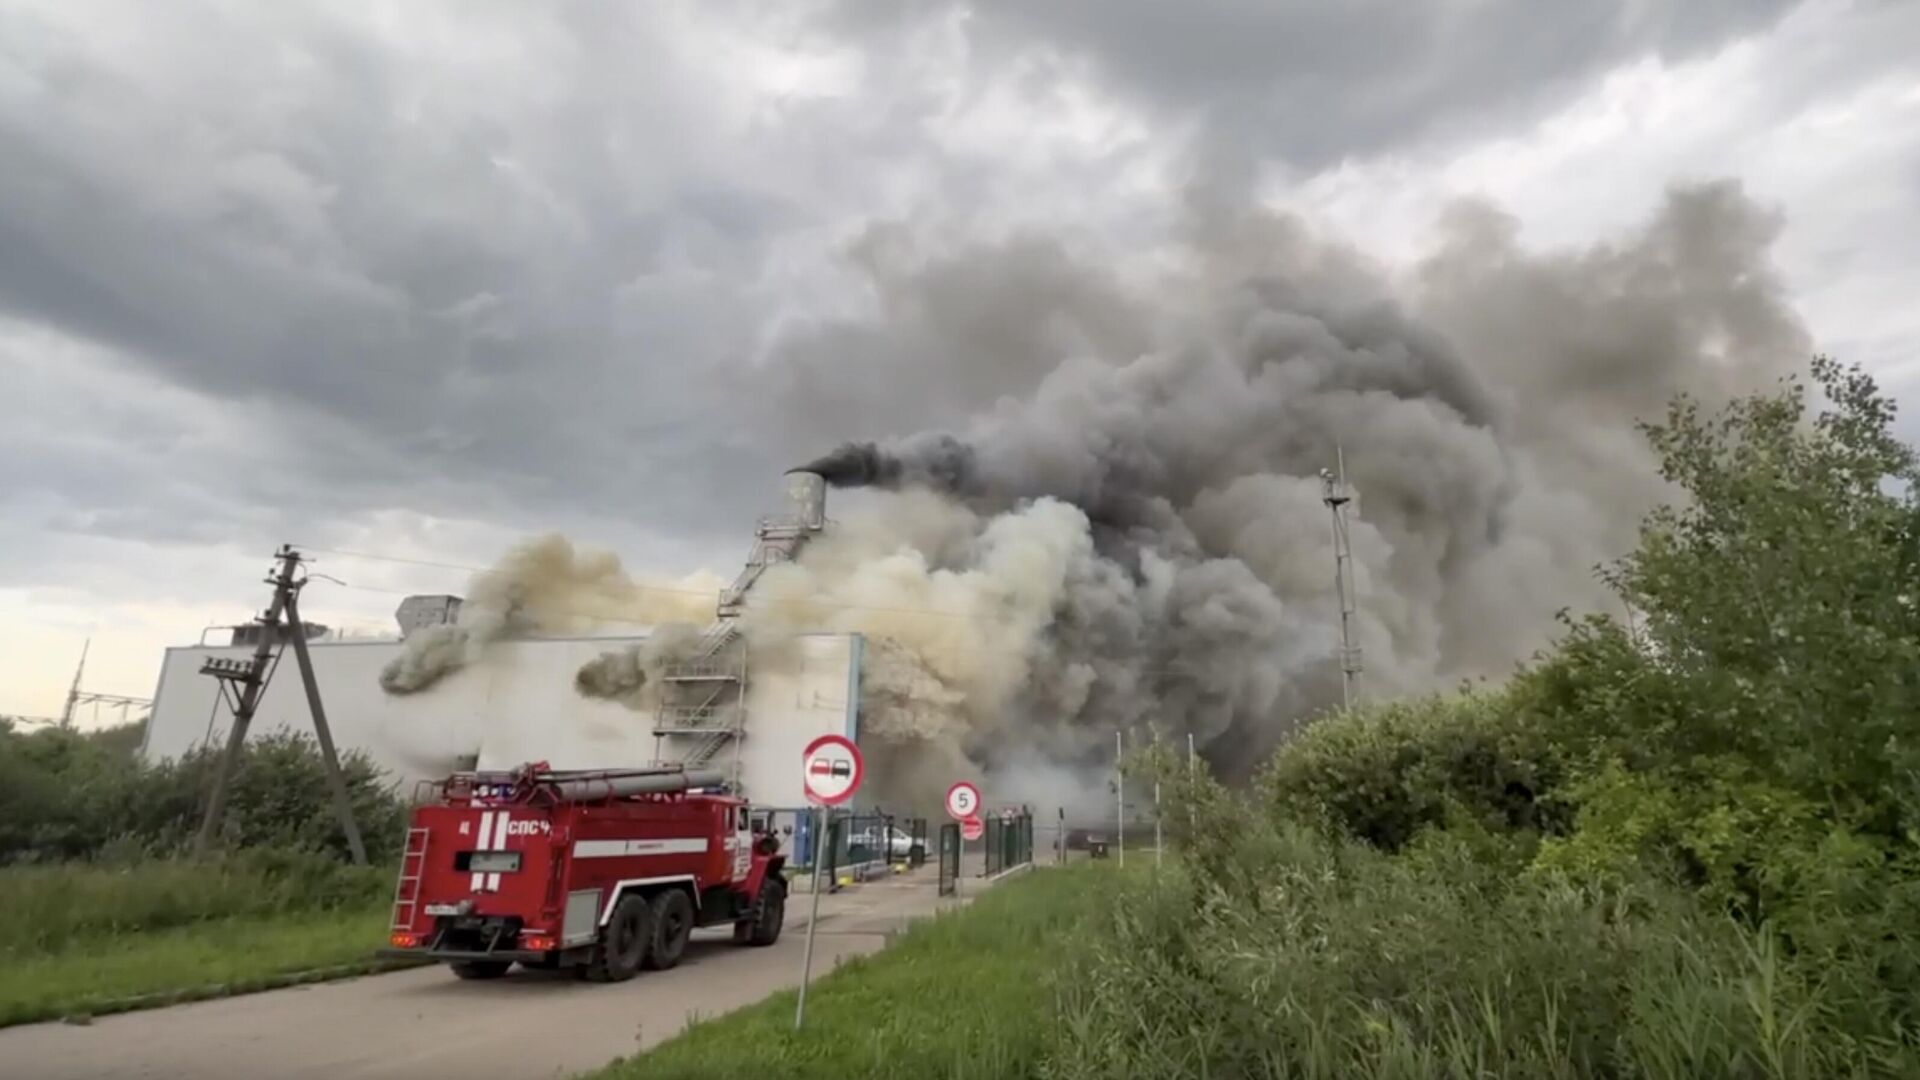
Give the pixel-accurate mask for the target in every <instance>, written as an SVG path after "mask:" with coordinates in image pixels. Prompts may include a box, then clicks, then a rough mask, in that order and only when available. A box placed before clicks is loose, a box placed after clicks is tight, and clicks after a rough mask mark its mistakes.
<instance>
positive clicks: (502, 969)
mask: <svg viewBox="0 0 1920 1080" xmlns="http://www.w3.org/2000/svg"><path fill="white" fill-rule="evenodd" d="M447 966H448V967H450V968H452V969H453V973H454V974H455V975H458V976H459V977H460V978H462V979H497V978H499V977H500V976H502V975H505V974H506V973H507V969H508V968H510V967H512V966H513V961H511V960H455V961H453V962H451V963H449V964H448V965H447Z"/></svg>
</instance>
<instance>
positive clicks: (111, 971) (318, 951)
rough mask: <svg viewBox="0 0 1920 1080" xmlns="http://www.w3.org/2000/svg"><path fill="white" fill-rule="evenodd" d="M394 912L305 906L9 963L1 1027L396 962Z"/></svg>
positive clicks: (2, 975)
mask: <svg viewBox="0 0 1920 1080" xmlns="http://www.w3.org/2000/svg"><path fill="white" fill-rule="evenodd" d="M387 915H388V912H387V908H386V906H385V905H384V904H382V905H380V906H378V907H364V906H363V907H359V908H351V909H344V910H337V911H320V912H297V913H293V914H289V915H280V916H264V917H263V916H255V917H246V918H232V919H220V920H213V921H203V922H198V923H195V924H193V925H190V926H180V927H174V928H172V929H167V930H157V931H148V932H145V933H139V934H128V935H124V936H115V937H97V938H93V939H90V940H86V941H81V942H76V943H74V944H72V945H69V946H67V947H64V948H60V949H55V950H51V951H47V952H41V953H37V954H35V955H30V956H20V957H12V956H10V957H8V958H7V961H6V963H4V964H0V1027H4V1026H7V1025H11V1024H24V1023H31V1022H34V1021H38V1020H50V1019H56V1018H62V1017H75V1016H96V1015H102V1014H105V1013H111V1012H122V1011H125V1010H127V1009H132V1008H150V1007H153V1006H156V1005H167V1004H172V1003H174V1002H178V1001H192V1000H197V999H200V998H207V997H222V996H226V995H228V994H235V993H246V992H249V991H254V990H264V989H270V988H272V987H274V986H283V985H290V984H291V983H295V982H306V981H313V980H314V979H317V978H333V977H339V976H343V975H349V974H356V973H360V972H365V971H372V970H380V969H382V968H385V967H388V966H391V965H386V964H382V963H380V962H377V961H375V960H374V959H373V950H374V949H376V948H378V947H379V946H380V945H381V944H382V943H383V942H384V939H385V934H386V929H387Z"/></svg>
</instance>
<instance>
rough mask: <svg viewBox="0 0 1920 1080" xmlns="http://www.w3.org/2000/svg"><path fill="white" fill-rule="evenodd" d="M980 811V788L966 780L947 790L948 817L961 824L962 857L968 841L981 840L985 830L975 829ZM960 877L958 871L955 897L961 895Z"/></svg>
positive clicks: (954, 882)
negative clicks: (981, 831)
mask: <svg viewBox="0 0 1920 1080" xmlns="http://www.w3.org/2000/svg"><path fill="white" fill-rule="evenodd" d="M979 810H980V789H979V788H977V787H974V786H973V785H972V784H971V783H968V782H967V781H965V780H957V781H955V782H954V785H953V786H952V787H950V788H948V789H947V816H948V817H950V818H952V819H953V820H955V821H957V822H959V823H960V840H961V844H962V849H961V854H962V855H964V854H965V847H964V845H965V843H966V841H968V840H978V839H980V828H984V826H980V827H975V826H976V825H977V820H976V818H975V817H974V815H975V814H977V813H978V812H979ZM969 822H975V824H974V825H970V824H968V823H969ZM960 877H961V875H960V872H959V870H958V869H956V870H955V871H954V875H953V893H954V895H955V896H958V895H960Z"/></svg>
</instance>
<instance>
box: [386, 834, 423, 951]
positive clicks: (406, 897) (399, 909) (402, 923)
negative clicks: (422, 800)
mask: <svg viewBox="0 0 1920 1080" xmlns="http://www.w3.org/2000/svg"><path fill="white" fill-rule="evenodd" d="M429 832H430V830H428V829H408V830H407V850H406V851H405V852H404V853H403V854H402V855H401V856H400V880H399V881H398V882H397V883H396V884H395V885H394V887H393V926H392V927H391V929H393V930H407V929H411V928H412V926H413V917H414V915H415V914H416V913H417V911H418V909H419V907H420V879H421V878H423V877H425V876H426V874H427V834H428V833H429Z"/></svg>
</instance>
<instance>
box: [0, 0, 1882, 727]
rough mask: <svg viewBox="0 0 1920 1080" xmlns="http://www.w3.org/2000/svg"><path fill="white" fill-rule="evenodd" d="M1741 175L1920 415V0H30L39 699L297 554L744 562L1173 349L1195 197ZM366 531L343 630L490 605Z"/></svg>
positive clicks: (23, 558) (1611, 205)
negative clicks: (784, 526) (1017, 416)
mask: <svg viewBox="0 0 1920 1080" xmlns="http://www.w3.org/2000/svg"><path fill="white" fill-rule="evenodd" d="M1717 177H1732V178H1735V179H1738V180H1739V181H1741V183H1742V184H1743V185H1744V187H1745V189H1746V191H1747V192H1748V193H1749V194H1750V195H1751V196H1753V197H1754V198H1756V199H1758V200H1759V201H1760V202H1761V203H1762V204H1764V205H1766V206H1768V207H1770V208H1773V209H1775V210H1777V211H1778V213H1779V214H1780V215H1781V216H1782V218H1783V220H1784V222H1785V226H1784V229H1783V231H1782V234H1781V238H1780V240H1779V241H1778V243H1777V244H1776V248H1775V253H1776V258H1777V261H1778V264H1779V266H1780V269H1781V271H1782V272H1783V274H1784V275H1785V278H1786V280H1787V281H1788V282H1789V283H1790V284H1791V286H1792V289H1793V291H1794V295H1795V300H1796V303H1797V305H1798V307H1799V310H1800V313H1801V315H1802V316H1803V318H1804V319H1805V320H1806V323H1807V325H1808V327H1809V329H1810V330H1811V332H1812V334H1813V337H1814V340H1815V342H1816V345H1817V347H1819V348H1820V349H1822V350H1824V351H1828V352H1831V353H1833V354H1835V355H1837V356H1839V357H1841V358H1843V359H1847V360H1858V361H1860V362H1862V363H1865V364H1867V365H1868V366H1869V367H1870V368H1871V369H1872V370H1874V371H1875V372H1876V373H1877V374H1878V375H1880V376H1881V378H1882V379H1883V381H1884V382H1885V383H1886V384H1887V385H1889V386H1891V387H1892V388H1893V389H1894V390H1895V392H1896V393H1897V394H1899V395H1900V396H1901V397H1902V400H1903V401H1905V402H1909V403H1913V402H1916V401H1920V353H1917V352H1916V350H1915V348H1914V346H1915V343H1916V341H1917V340H1920V304H1916V303H1915V302H1914V300H1913V298H1914V296H1915V295H1916V293H1920V270H1916V269H1915V268H1914V261H1915V260H1914V258H1913V253H1914V252H1916V251H1920V3H1912V2H1906V0H1859V2H1854V3H1843V2H1835V0H1811V2H1807V3H1800V4H1793V3H1786V2H1773V0H1620V2H1611V0H1564V2H1558V3H1552V4H1543V3H1537V2H1533V0H1444V2H1437V3H1431V4H1425V5H1411V6H1410V5H1407V4H1404V3H1401V2H1399V0H1347V2H1341V3H1333V2H1331V0H1327V2H1318V3H1309V2H1305V0H1269V2H1264V3H1262V2H1255V0H1206V2H1195V0H1189V2H1187V3H1181V4H1169V3H1164V2H1161V0H1057V2H1052V3H1046V4H1033V3H1028V2H1025V0H982V2H979V3H974V4H971V5H956V4H942V3H920V4H914V3H898V2H894V0H846V2H841V3H821V4H800V3H793V2H788V0H782V2H777V3H764V4H762V3H751V2H735V0H721V2H716V0H703V2H699V3H687V4H668V3H644V4H607V3H598V2H595V3H584V2H583V3H571V4H569V3H552V4H541V5H530V4H529V5H481V4H471V3H458V2H453V0H448V2H441V3H436V2H428V0H406V2H404V3H403V2H397V0H396V2H394V3H390V4H368V3H326V4H319V3H304V2H294V0H281V2H278V3H272V4H261V3H257V2H253V0H232V2H214V0H179V2H175V3H169V4H152V3H144V2H140V0H127V2H123V3H111V2H105V0H0V401H4V402H5V408H6V421H5V423H4V424H0V713H4V712H19V713H29V714H42V715H46V714H51V713H54V712H56V711H57V710H58V709H59V707H60V701H61V697H62V695H63V694H64V691H65V684H66V681H67V680H68V678H69V677H70V675H71V671H72V665H73V662H74V660H75V659H76V658H77V656H78V653H79V650H80V647H81V643H82V642H83V641H84V640H86V639H87V638H88V637H89V636H91V637H92V638H93V641H94V646H93V661H92V663H91V666H90V675H89V678H88V683H89V686H90V688H91V689H94V690H97V691H105V692H119V693H129V694H139V695H147V694H150V693H151V692H152V690H153V680H154V677H155V675H156V673H157V670H158V660H159V650H160V649H161V648H163V647H164V646H166V645H168V644H182V643H188V642H191V641H193V640H196V639H197V637H198V636H199V633H200V630H201V628H202V627H204V626H206V625H209V624H214V623H232V622H234V621H238V620H240V619H242V618H244V617H246V616H247V615H248V613H249V612H250V611H252V610H254V609H256V608H257V607H259V606H260V605H261V604H262V603H263V601H264V590H263V588H262V587H261V585H260V581H259V579H260V572H261V571H262V570H263V569H264V568H265V566H266V563H267V556H268V555H269V554H270V553H271V551H272V549H273V548H274V546H275V545H277V544H278V543H280V542H282V541H293V542H296V543H301V544H305V545H312V546H316V547H330V548H342V549H349V550H356V551H367V552H374V553H382V554H390V555H398V556H403V557H411V558H417V559H423V560H429V561H437V562H444V563H451V564H475V563H485V562H488V561H490V560H491V559H492V558H493V557H494V556H495V555H497V554H498V553H499V552H500V551H501V550H502V549H503V548H504V547H505V546H506V545H508V544H509V543H511V542H512V541H513V540H515V539H517V538H520V537H523V536H526V535H529V534H532V533H537V532H543V531H547V530H554V529H558V530H562V531H565V532H567V533H569V534H570V535H572V536H573V537H574V538H575V539H576V540H578V541H581V542H583V543H589V544H595V545H601V546H609V547H613V548H615V549H616V550H618V551H620V552H621V553H622V555H623V556H624V557H625V558H626V559H627V560H628V562H629V563H630V564H631V566H632V567H633V568H634V569H635V571H636V573H639V574H643V575H647V576H660V577H669V576H678V575H681V574H684V573H687V572H689V571H691V570H694V569H697V568H700V567H711V568H713V569H716V570H719V571H722V572H725V573H731V571H732V570H733V569H734V568H735V566H736V565H737V563H738V561H739V560H740V559H741V558H743V557H744V556H745V554H746V550H747V547H748V546H749V543H750V540H751V524H752V521H753V519H754V517H755V516H756V514H757V513H759V512H761V511H762V510H764V509H767V508H768V507H769V504H770V503H771V502H772V500H773V499H774V498H776V495H777V490H778V477H779V473H780V472H781V470H783V469H784V468H786V467H787V466H789V465H791V464H794V463H796V462H797V461H799V460H802V459H803V458H804V457H806V456H809V455H811V454H812V453H813V452H814V451H817V450H821V449H825V448H826V447H827V446H828V445H830V444H831V443H833V442H837V441H838V440H839V439H841V438H845V437H871V436H879V435H887V434H893V433H899V432H904V431H909V430H914V429H917V428H919V427H922V426H925V425H939V424H946V423H953V422H956V421H957V420H959V419H960V418H962V417H964V416H966V415H967V414H969V413H971V412H973V411H975V410H977V409H979V408H980V407H982V406H984V405H987V404H989V403H990V402H991V401H993V400H994V398H995V397H997V396H999V395H1001V394H1006V393H1018V392H1020V391H1021V390H1022V389H1024V388H1026V386H1030V385H1031V381H1030V378H1029V376H1028V375H1027V374H1025V373H1030V372H1034V371H1044V370H1045V368H1044V366H1041V365H1043V363H1044V362H1048V361H1050V359H1057V358H1058V354H1059V353H1061V352H1062V351H1064V350H1072V349H1074V348H1076V347H1077V346H1079V345H1084V344H1086V343H1088V342H1090V341H1092V342H1096V343H1103V344H1105V345H1107V346H1111V345H1112V344H1113V343H1116V342H1126V341H1130V340H1132V339H1133V335H1132V331H1131V328H1130V327H1129V325H1128V319H1129V312H1128V311H1127V310H1126V308H1125V306H1124V305H1120V304H1116V303H1113V302H1112V300H1113V295H1110V294H1108V293H1107V292H1106V291H1105V290H1103V289H1102V288H1101V287H1100V284H1099V282H1100V277H1101V275H1102V274H1111V275H1113V276H1114V277H1115V279H1119V278H1122V277H1125V276H1126V275H1128V274H1129V273H1130V272H1131V269H1132V268H1137V267H1141V266H1146V265H1150V264H1151V263H1152V261H1153V259H1154V258H1155V253H1156V250H1157V249H1158V247H1159V245H1161V244H1163V243H1164V241H1165V239H1166V237H1167V236H1168V234H1169V230H1170V229H1172V228H1173V227H1174V223H1175V219H1176V218H1177V210H1178V207H1179V206H1180V204H1181V201H1182V198H1183V193H1184V192H1186V191H1188V190H1189V189H1190V188H1191V187H1192V185H1194V184H1196V183H1201V182H1204V183H1208V184H1212V185H1230V186H1233V187H1234V188H1235V189H1236V190H1238V191H1239V192H1241V194H1242V196H1243V197H1245V198H1248V199H1250V200H1256V201H1259V202H1261V203H1264V204H1267V205H1269V206H1272V207H1274V208H1277V209H1285V210H1292V211H1296V212H1298V213H1300V214H1301V215H1303V217H1304V218H1305V219H1307V220H1309V221H1311V222H1313V223H1314V224H1315V226H1316V227H1318V228H1322V229H1325V230H1326V231H1327V232H1329V233H1331V234H1334V235H1339V236H1344V237H1345V238H1346V239H1348V240H1350V241H1351V242H1352V243H1354V244H1355V245H1357V246H1358V247H1359V248H1361V249H1362V250H1364V251H1366V252H1368V253H1370V254H1371V255H1373V256H1374V257H1376V258H1378V259H1379V260H1381V261H1382V262H1384V263H1386V264H1387V265H1388V266H1389V267H1394V266H1402V265H1408V264H1410V263H1411V262H1412V261H1413V260H1414V259H1416V258H1417V257H1418V256H1419V255H1420V254H1421V252H1422V251H1423V250H1424V248H1425V245H1426V243H1427V240H1428V238H1429V237H1430V236H1431V235H1432V233H1433V229H1434V227H1435V222H1436V219H1437V217H1438V215H1439V214H1440V212H1441V210H1442V209H1443V208H1444V207H1445V206H1446V205H1447V204H1448V203H1449V201H1450V200H1453V199H1456V198H1459V197H1462V196H1480V197H1484V198H1487V199H1490V200H1492V201H1494V202H1497V203H1499V204H1500V205H1502V206H1503V207H1505V209H1506V210H1507V211H1508V212H1510V213H1511V214H1513V215H1514V216H1515V217H1516V218H1517V219H1518V220H1519V222H1520V223H1521V237H1522V240H1523V242H1524V243H1526V244H1527V245H1529V246H1533V247H1539V248H1555V247H1560V246H1584V245H1588V244H1591V243H1594V242H1596V241H1597V240H1600V239H1602V238H1604V237H1606V236H1607V235H1609V234H1610V233H1611V232H1614V231H1616V230H1619V229H1621V228H1623V227H1626V226H1628V225H1630V224H1632V223H1633V222H1635V221H1638V220H1642V219H1643V218H1644V217H1645V216H1646V215H1647V213H1648V212H1649V211H1650V209H1651V208H1652V207H1653V206H1655V205H1656V203H1658V201H1659V200H1660V198H1661V195H1662V192H1663V191H1664V190H1665V188H1666V187H1667V186H1668V185H1669V184H1671V183H1673V182H1675V181H1686V180H1698V179H1707V178H1717ZM1089 268H1093V270H1094V271H1097V272H1089ZM1009 303H1017V304H1020V305H1024V308H1025V314H1024V315H1023V317H1022V318H1020V319H1017V320H1012V321H1007V320H994V324H993V325H981V324H982V323H983V322H985V321H986V320H981V319H978V318H973V319H970V317H969V316H970V313H975V314H977V313H979V312H983V311H987V310H993V311H1002V310H1005V308H1006V305H1008V304H1009ZM909 368H911V369H912V370H913V371H914V372H915V379H914V381H913V385H916V386H925V385H929V383H928V382H927V380H928V379H929V378H931V379H932V380H933V381H932V383H931V384H930V385H933V386H935V387H937V389H938V392H937V393H922V394H915V395H913V396H912V399H911V400H902V399H901V397H900V395H897V394H895V395H889V394H888V393H887V388H888V387H889V386H890V385H906V383H905V382H900V381H897V380H898V375H897V373H898V372H900V371H902V370H906V369H909ZM929 373H931V375H930V374H929ZM1023 380H1027V382H1026V384H1025V385H1023V384H1022V383H1023ZM1902 427H1903V430H1904V432H1905V433H1906V434H1907V436H1908V437H1909V438H1912V437H1914V436H1915V435H1916V434H1920V424H1917V423H1916V417H1915V416H1913V415H1911V414H1909V415H1906V416H1904V417H1903V419H1902ZM322 557H323V559H324V560H325V561H324V562H323V564H322V565H321V566H320V567H319V569H320V570H321V571H323V572H325V573H328V574H330V575H332V576H334V577H337V578H339V579H340V580H341V581H343V582H345V583H346V584H347V585H348V586H350V587H348V588H342V587H340V586H336V585H333V584H332V583H330V582H329V583H326V584H325V585H315V586H314V588H313V589H312V590H310V592H309V596H308V599H307V601H306V604H307V608H308V611H307V614H308V616H309V617H310V618H315V619H318V620H320V621H326V622H331V623H334V624H336V625H347V626H357V627H365V628H369V629H374V628H378V629H384V628H386V627H388V626H390V625H391V621H390V613H391V610H392V608H393V606H394V604H395V603H397V602H398V600H399V594H401V593H404V592H407V591H442V590H446V591H459V590H460V589H461V588H462V587H463V578H464V575H462V574H461V573H459V572H457V571H449V570H437V569H434V568H430V567H419V566H407V565H403V564H397V563H378V562H366V561H358V560H353V559H349V558H345V557H332V556H325V555H323V556H322ZM323 590H324V591H323Z"/></svg>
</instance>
